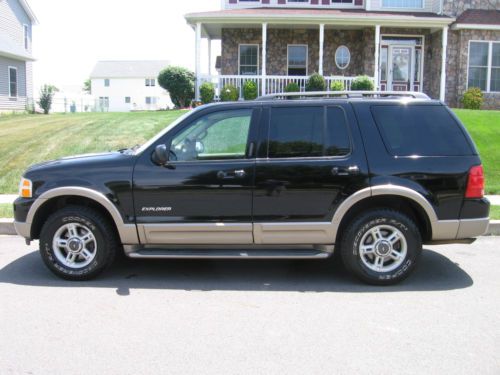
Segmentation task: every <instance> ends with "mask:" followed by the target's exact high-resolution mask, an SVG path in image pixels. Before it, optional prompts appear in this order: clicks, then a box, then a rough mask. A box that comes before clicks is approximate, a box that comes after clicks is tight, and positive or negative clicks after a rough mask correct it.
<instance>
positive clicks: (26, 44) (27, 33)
mask: <svg viewBox="0 0 500 375" xmlns="http://www.w3.org/2000/svg"><path fill="white" fill-rule="evenodd" d="M23 30H24V49H26V50H28V49H29V48H30V29H29V27H28V25H23Z"/></svg>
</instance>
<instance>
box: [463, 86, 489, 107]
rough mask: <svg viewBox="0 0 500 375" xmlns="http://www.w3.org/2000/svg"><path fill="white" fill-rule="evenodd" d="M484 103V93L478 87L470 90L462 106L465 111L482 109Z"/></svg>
mask: <svg viewBox="0 0 500 375" xmlns="http://www.w3.org/2000/svg"><path fill="white" fill-rule="evenodd" d="M483 102H484V96H483V92H482V91H481V89H479V88H477V87H471V88H470V89H468V90H467V91H466V92H465V94H464V96H463V98H462V105H463V106H464V108H465V109H481V106H482V105H483Z"/></svg>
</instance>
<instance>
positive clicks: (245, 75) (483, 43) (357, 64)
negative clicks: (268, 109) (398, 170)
mask: <svg viewBox="0 0 500 375" xmlns="http://www.w3.org/2000/svg"><path fill="white" fill-rule="evenodd" d="M186 20H187V21H188V23H189V24H190V25H191V26H192V27H193V28H194V30H195V33H196V75H197V84H198V85H199V84H201V83H202V82H203V81H212V82H214V83H215V84H216V85H217V88H218V89H220V87H221V86H222V85H224V84H226V83H231V84H235V85H237V86H238V87H241V86H242V84H243V83H244V81H245V80H248V79H252V80H254V81H256V82H257V83H258V85H259V89H260V91H261V93H263V94H264V93H274V92H281V91H282V90H283V88H284V87H285V86H286V84H287V83H288V82H291V81H295V82H297V83H299V85H300V87H301V88H302V89H304V86H305V82H306V81H307V76H309V75H310V74H311V73H313V72H319V73H320V74H322V75H324V76H325V77H326V78H327V81H328V82H331V81H333V80H342V81H343V82H344V84H345V87H346V88H347V89H349V88H350V83H351V81H352V79H353V77H355V76H358V75H362V74H366V75H368V76H370V77H372V79H373V81H374V82H375V85H376V87H377V88H378V89H379V90H396V91H403V90H404V91H406V90H415V91H423V92H425V93H427V94H428V95H430V96H431V97H433V98H440V99H441V100H445V101H446V102H447V103H448V104H450V105H452V106H458V105H459V103H460V98H461V97H462V95H463V93H464V92H465V90H466V89H467V88H468V87H480V88H481V89H482V90H483V91H484V93H485V97H486V106H487V107H489V108H500V0H459V1H451V0H245V1H244V0H223V9H222V10H220V11H212V12H203V13H192V14H188V15H186ZM202 38H207V39H208V40H209V46H210V45H211V40H214V39H215V40H221V44H222V46H221V47H222V53H221V59H220V69H221V72H220V75H212V74H211V71H210V67H209V68H208V72H207V73H208V74H204V73H203V72H202V67H201V65H200V59H201V39H202ZM210 51H211V48H209V54H210ZM209 60H210V62H211V56H209Z"/></svg>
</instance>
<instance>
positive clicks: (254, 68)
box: [239, 44, 259, 75]
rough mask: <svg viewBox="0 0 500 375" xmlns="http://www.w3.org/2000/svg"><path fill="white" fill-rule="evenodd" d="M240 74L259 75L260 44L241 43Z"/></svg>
mask: <svg viewBox="0 0 500 375" xmlns="http://www.w3.org/2000/svg"><path fill="white" fill-rule="evenodd" d="M239 61H240V74H241V75H257V74H258V73H259V45H258V44H240V49H239Z"/></svg>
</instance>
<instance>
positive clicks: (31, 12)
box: [19, 0, 38, 24]
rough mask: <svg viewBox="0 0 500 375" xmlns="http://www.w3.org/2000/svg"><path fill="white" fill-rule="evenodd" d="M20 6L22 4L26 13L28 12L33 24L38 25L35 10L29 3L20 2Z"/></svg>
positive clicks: (22, 0) (23, 0)
mask: <svg viewBox="0 0 500 375" xmlns="http://www.w3.org/2000/svg"><path fill="white" fill-rule="evenodd" d="M19 4H21V6H22V7H23V9H24V11H25V12H26V14H27V15H28V17H29V18H30V20H31V22H32V23H34V24H37V23H38V19H37V18H36V16H35V13H33V10H32V9H31V7H30V6H29V4H28V2H27V1H26V0H19Z"/></svg>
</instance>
